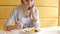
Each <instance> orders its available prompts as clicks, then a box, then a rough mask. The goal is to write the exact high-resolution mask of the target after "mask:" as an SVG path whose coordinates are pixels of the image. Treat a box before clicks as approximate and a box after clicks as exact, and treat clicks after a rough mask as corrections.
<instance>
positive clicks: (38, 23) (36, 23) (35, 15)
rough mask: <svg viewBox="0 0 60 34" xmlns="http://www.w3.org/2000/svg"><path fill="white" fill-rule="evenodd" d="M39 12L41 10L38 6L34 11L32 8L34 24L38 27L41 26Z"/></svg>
mask: <svg viewBox="0 0 60 34" xmlns="http://www.w3.org/2000/svg"><path fill="white" fill-rule="evenodd" d="M38 12H39V11H38V9H37V8H35V9H34V11H33V9H31V14H32V21H33V24H34V26H36V27H37V28H39V27H40V20H39V15H38V14H39V13H38Z"/></svg>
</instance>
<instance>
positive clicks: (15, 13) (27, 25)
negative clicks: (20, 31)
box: [6, 6, 40, 28]
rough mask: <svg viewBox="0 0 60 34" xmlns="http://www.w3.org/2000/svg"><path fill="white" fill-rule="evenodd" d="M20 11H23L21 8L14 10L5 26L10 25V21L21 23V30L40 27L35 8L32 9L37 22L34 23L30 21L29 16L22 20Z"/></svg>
mask: <svg viewBox="0 0 60 34" xmlns="http://www.w3.org/2000/svg"><path fill="white" fill-rule="evenodd" d="M22 11H23V10H22V6H19V7H17V8H14V9H13V12H12V14H11V15H10V18H9V19H8V21H7V23H6V26H8V25H12V21H13V20H15V22H16V23H18V22H19V23H22V24H23V28H30V27H34V26H36V27H40V22H39V21H40V20H39V16H38V9H37V8H36V7H34V8H33V11H34V13H35V16H36V19H37V21H36V22H35V23H34V22H32V21H31V20H32V16H29V17H28V18H24V17H23V13H22Z"/></svg>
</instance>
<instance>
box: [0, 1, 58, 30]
mask: <svg viewBox="0 0 60 34" xmlns="http://www.w3.org/2000/svg"><path fill="white" fill-rule="evenodd" d="M19 5H20V0H0V30H4V24H5V23H6V21H7V19H8V18H9V16H10V14H11V12H12V9H13V8H15V7H17V6H19ZM35 5H36V6H37V7H38V9H39V18H40V21H41V27H50V26H57V25H58V7H57V6H58V0H35Z"/></svg>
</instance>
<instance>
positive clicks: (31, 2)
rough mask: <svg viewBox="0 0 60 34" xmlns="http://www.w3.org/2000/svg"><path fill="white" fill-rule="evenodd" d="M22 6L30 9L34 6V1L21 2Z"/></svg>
mask: <svg viewBox="0 0 60 34" xmlns="http://www.w3.org/2000/svg"><path fill="white" fill-rule="evenodd" d="M23 4H24V6H27V7H31V6H32V5H33V4H34V0H23Z"/></svg>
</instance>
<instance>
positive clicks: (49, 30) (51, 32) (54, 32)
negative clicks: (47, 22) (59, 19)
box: [0, 27, 60, 34]
mask: <svg viewBox="0 0 60 34" xmlns="http://www.w3.org/2000/svg"><path fill="white" fill-rule="evenodd" d="M40 30H41V31H40V32H37V33H34V34H60V30H58V27H46V28H40ZM0 34H16V32H14V33H13V32H9V31H0ZM20 34H31V33H26V32H23V30H21V31H20Z"/></svg>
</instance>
